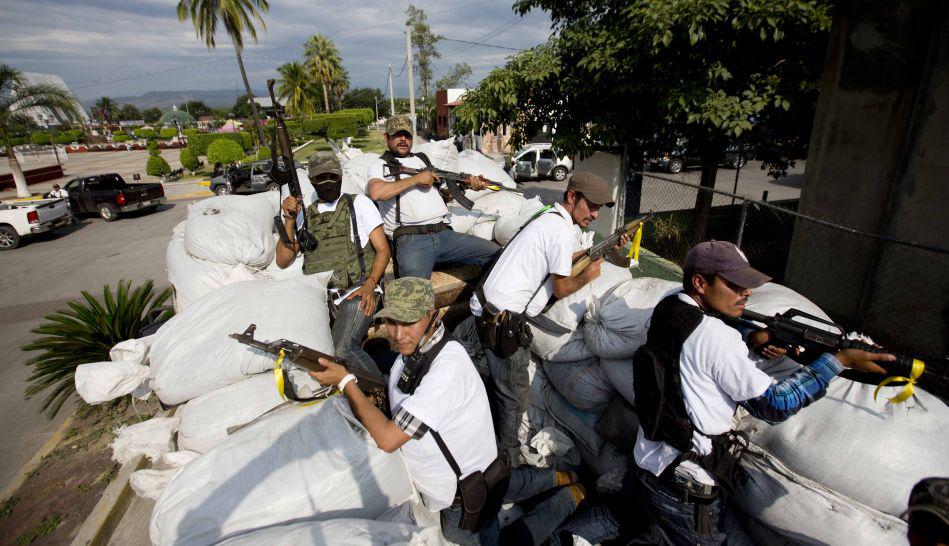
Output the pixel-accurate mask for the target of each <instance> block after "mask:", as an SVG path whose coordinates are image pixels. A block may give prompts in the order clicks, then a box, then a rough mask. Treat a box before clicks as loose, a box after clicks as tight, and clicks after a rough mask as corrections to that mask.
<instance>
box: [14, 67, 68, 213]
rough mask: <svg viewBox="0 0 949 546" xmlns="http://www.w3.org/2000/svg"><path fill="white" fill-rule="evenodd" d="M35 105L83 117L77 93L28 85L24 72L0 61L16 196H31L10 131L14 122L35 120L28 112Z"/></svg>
mask: <svg viewBox="0 0 949 546" xmlns="http://www.w3.org/2000/svg"><path fill="white" fill-rule="evenodd" d="M33 108H39V109H43V110H46V111H49V112H52V113H54V114H55V115H57V116H59V117H61V118H66V119H68V120H78V119H80V113H79V102H78V100H77V99H76V97H75V95H73V94H72V93H70V92H69V91H67V90H65V89H63V88H62V87H58V86H55V85H50V84H36V85H27V83H26V80H25V79H24V78H23V73H22V72H20V71H19V70H17V69H15V68H13V67H11V66H8V65H5V64H0V133H2V134H3V145H4V146H6V148H7V159H9V160H10V170H11V171H12V172H13V181H14V182H15V183H16V194H17V197H29V196H30V190H28V189H27V187H26V177H25V176H23V169H22V168H21V167H20V162H19V161H18V160H17V158H16V154H15V153H13V143H12V142H11V140H10V132H11V130H12V128H13V126H14V125H18V124H29V125H32V124H33V119H32V118H31V117H30V116H28V115H27V112H29V111H30V110H31V109H33Z"/></svg>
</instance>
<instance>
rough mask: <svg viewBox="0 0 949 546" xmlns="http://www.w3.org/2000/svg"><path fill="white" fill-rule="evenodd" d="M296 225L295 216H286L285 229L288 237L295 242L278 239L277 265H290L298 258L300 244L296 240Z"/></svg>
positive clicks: (280, 266)
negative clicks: (288, 242)
mask: <svg viewBox="0 0 949 546" xmlns="http://www.w3.org/2000/svg"><path fill="white" fill-rule="evenodd" d="M296 227H297V221H296V219H295V218H286V219H285V220H284V222H283V229H284V230H285V231H286V232H287V237H289V238H290V240H291V241H293V242H292V243H290V244H289V245H287V244H286V243H284V242H283V241H281V240H279V239H278V240H277V255H276V256H275V261H276V262H277V267H279V268H281V269H283V268H285V267H288V266H289V265H290V264H292V263H293V261H294V260H296V258H297V252H298V251H299V248H300V244H299V243H297V242H296V238H297V236H296Z"/></svg>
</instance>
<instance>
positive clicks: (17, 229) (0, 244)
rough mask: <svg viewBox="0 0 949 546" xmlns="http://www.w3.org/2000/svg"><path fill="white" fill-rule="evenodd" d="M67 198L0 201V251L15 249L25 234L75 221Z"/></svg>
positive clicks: (51, 228)
mask: <svg viewBox="0 0 949 546" xmlns="http://www.w3.org/2000/svg"><path fill="white" fill-rule="evenodd" d="M72 218H73V216H72V213H70V211H69V203H68V202H67V201H66V200H65V199H59V198H56V199H35V200H30V201H8V202H5V203H0V250H12V249H14V248H16V247H17V246H19V245H20V239H21V238H22V237H24V236H26V235H34V234H37V233H45V232H47V231H52V230H54V229H56V228H58V227H60V226H64V225H66V224H68V223H69V222H71V221H72Z"/></svg>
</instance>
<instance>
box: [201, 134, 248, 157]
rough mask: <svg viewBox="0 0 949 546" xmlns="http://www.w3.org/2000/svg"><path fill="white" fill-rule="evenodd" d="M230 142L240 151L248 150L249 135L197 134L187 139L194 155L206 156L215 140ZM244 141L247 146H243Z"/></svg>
mask: <svg viewBox="0 0 949 546" xmlns="http://www.w3.org/2000/svg"><path fill="white" fill-rule="evenodd" d="M245 135H246V137H245ZM222 139H223V140H230V141H232V142H235V143H236V144H238V145H239V146H240V147H241V149H242V150H246V149H248V148H250V140H251V138H250V133H247V132H244V131H242V132H240V133H197V134H195V135H192V136H189V137H188V147H189V148H191V149H192V151H193V152H194V155H207V154H208V146H209V145H210V144H211V143H212V142H214V141H216V140H222ZM245 141H246V142H247V144H246V145H245Z"/></svg>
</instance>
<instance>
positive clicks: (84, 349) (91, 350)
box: [22, 280, 173, 419]
mask: <svg viewBox="0 0 949 546" xmlns="http://www.w3.org/2000/svg"><path fill="white" fill-rule="evenodd" d="M131 284H132V283H131V282H130V281H127V280H122V281H119V284H118V286H117V288H116V290H115V292H114V293H113V291H112V289H111V288H110V287H109V286H104V287H103V289H102V298H101V299H98V298H96V297H94V296H92V295H91V294H89V292H86V291H85V290H83V291H82V298H83V300H85V301H70V302H68V303H67V304H66V305H67V306H68V307H69V308H68V309H65V310H60V311H57V312H56V313H54V314H52V315H46V316H45V317H44V318H45V319H46V320H47V321H49V322H47V323H44V324H41V325H40V326H39V327H38V328H35V329H33V330H31V332H33V333H34V334H39V335H41V336H43V337H41V338H39V339H36V340H35V341H32V342H30V343H28V344H26V345H24V346H23V347H22V349H23V350H24V351H42V353H41V354H39V355H37V356H34V357H33V358H30V359H29V360H27V361H26V365H27V366H32V367H33V372H32V373H31V374H30V377H29V378H28V379H27V383H29V386H28V387H27V388H26V397H27V398H32V397H33V396H36V395H37V394H39V393H41V392H43V391H47V390H48V391H50V392H49V394H48V395H47V396H46V398H45V399H44V400H43V407H42V409H43V411H45V412H46V415H47V416H48V417H49V418H50V419H52V418H53V417H55V416H56V414H57V413H59V409H60V408H61V407H62V405H63V402H65V401H66V400H68V399H69V397H70V396H72V394H73V393H74V392H76V382H75V377H74V375H75V372H76V367H77V366H78V365H80V364H86V363H89V362H102V361H106V360H109V350H110V349H111V348H112V347H113V346H114V345H115V344H116V343H119V342H120V341H125V340H126V339H132V338H136V337H138V334H139V331H141V329H142V327H143V326H146V325H147V322H146V321H147V320H148V316H149V314H151V313H152V312H153V310H155V309H157V308H159V307H161V306H162V305H164V303H165V302H166V301H167V300H168V298H170V297H171V288H166V289H165V290H163V291H162V292H161V293H159V294H157V295H156V294H155V292H154V290H153V287H154V283H153V282H152V281H151V280H147V281H145V282H144V283H142V285H141V286H139V287H138V288H136V289H135V290H132V291H131V292H130V291H129V290H130V288H131ZM172 314H173V313H172V312H171V311H164V312H163V313H161V314H160V315H159V316H158V317H157V320H165V319H168V318H171V315H172Z"/></svg>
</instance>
